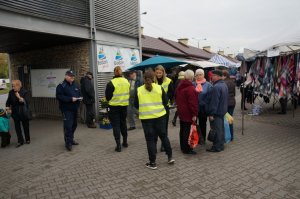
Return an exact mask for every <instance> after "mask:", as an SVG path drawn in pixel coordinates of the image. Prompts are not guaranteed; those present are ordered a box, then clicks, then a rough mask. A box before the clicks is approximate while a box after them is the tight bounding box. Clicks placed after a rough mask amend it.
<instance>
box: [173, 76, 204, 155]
mask: <svg viewBox="0 0 300 199" xmlns="http://www.w3.org/2000/svg"><path fill="white" fill-rule="evenodd" d="M193 79H194V72H193V71H192V70H187V71H185V73H184V80H181V82H180V84H179V86H178V88H177V90H176V93H175V100H176V104H177V111H178V115H179V119H180V148H181V151H182V152H183V153H185V154H196V152H195V151H193V149H192V148H191V147H190V146H189V144H188V138H189V134H190V129H191V125H192V122H193V121H194V122H195V121H196V119H197V114H198V94H197V92H196V91H195V87H194V85H193V83H192V82H193Z"/></svg>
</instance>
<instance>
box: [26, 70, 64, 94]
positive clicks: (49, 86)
mask: <svg viewBox="0 0 300 199" xmlns="http://www.w3.org/2000/svg"><path fill="white" fill-rule="evenodd" d="M67 70H69V69H68V68H65V69H62V68H60V69H31V71H30V75H31V91H32V97H52V98H55V92H56V87H57V85H58V84H59V83H61V82H62V81H63V80H64V78H65V73H66V71H67Z"/></svg>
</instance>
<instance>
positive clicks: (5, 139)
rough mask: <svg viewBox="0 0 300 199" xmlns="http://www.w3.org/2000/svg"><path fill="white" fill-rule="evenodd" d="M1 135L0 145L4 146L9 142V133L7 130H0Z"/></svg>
mask: <svg viewBox="0 0 300 199" xmlns="http://www.w3.org/2000/svg"><path fill="white" fill-rule="evenodd" d="M0 137H1V147H6V146H7V145H9V144H10V138H11V136H10V133H9V132H0Z"/></svg>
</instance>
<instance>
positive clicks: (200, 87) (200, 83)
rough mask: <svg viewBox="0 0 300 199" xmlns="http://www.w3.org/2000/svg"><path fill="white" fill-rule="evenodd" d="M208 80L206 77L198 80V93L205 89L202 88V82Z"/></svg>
mask: <svg viewBox="0 0 300 199" xmlns="http://www.w3.org/2000/svg"><path fill="white" fill-rule="evenodd" d="M205 82H206V79H205V78H204V79H203V80H196V85H197V86H196V88H195V90H196V91H197V93H200V92H202V91H203V88H202V84H204V83H205Z"/></svg>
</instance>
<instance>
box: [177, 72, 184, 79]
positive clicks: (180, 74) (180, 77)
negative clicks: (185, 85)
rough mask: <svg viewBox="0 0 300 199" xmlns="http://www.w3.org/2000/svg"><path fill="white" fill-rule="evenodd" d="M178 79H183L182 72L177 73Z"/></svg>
mask: <svg viewBox="0 0 300 199" xmlns="http://www.w3.org/2000/svg"><path fill="white" fill-rule="evenodd" d="M178 79H184V71H180V72H179V73H178Z"/></svg>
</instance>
